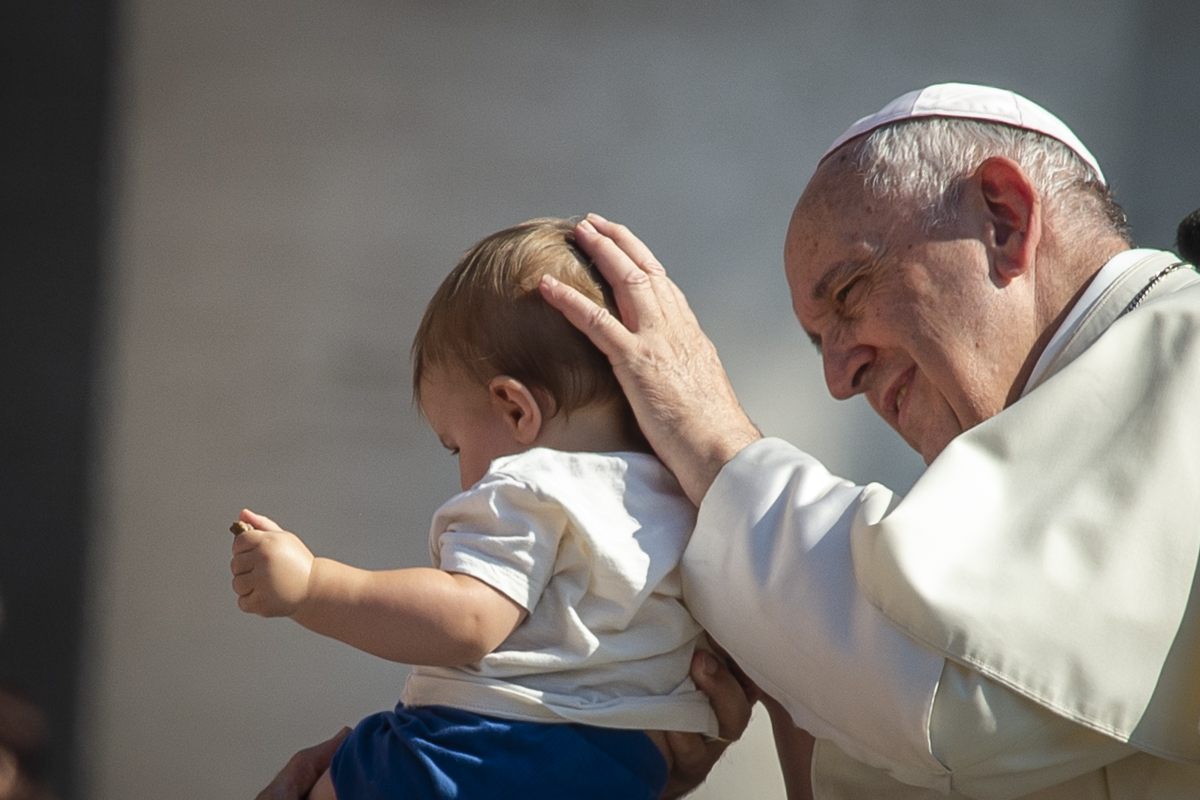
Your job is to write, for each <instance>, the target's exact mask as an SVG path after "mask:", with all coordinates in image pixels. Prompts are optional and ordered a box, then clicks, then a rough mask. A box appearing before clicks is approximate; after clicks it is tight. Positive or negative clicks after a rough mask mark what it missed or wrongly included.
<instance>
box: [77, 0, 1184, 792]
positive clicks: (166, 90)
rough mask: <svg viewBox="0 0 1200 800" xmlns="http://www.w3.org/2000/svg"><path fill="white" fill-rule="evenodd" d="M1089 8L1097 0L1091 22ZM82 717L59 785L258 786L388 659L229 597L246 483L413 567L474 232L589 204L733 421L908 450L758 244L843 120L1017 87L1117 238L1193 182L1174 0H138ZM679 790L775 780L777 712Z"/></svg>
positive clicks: (1166, 213) (109, 309) (113, 266)
mask: <svg viewBox="0 0 1200 800" xmlns="http://www.w3.org/2000/svg"><path fill="white" fill-rule="evenodd" d="M1085 9H1086V11H1085ZM120 17H121V20H120V21H121V24H120V29H119V35H118V38H117V46H116V52H117V53H118V60H117V62H116V72H117V80H116V83H115V86H114V96H115V97H116V104H115V105H116V107H115V117H114V119H115V121H116V129H115V130H116V135H115V137H114V159H115V164H116V169H115V175H116V185H115V196H114V223H113V231H112V235H111V249H110V253H109V258H108V261H109V264H110V270H109V273H108V275H107V277H106V283H105V289H104V299H105V302H104V306H103V312H104V320H105V323H104V328H103V332H104V342H105V348H104V361H103V367H104V368H103V374H102V378H101V382H100V387H99V395H100V397H101V398H102V405H101V406H100V411H99V412H98V413H99V419H100V425H99V427H98V429H97V431H96V438H97V441H98V442H99V445H98V462H99V466H98V467H97V470H96V472H95V475H94V487H95V488H94V492H93V494H94V496H95V497H97V501H96V505H95V509H94V515H93V523H92V528H93V531H94V535H93V546H92V553H93V558H92V561H91V564H90V568H91V569H90V574H91V579H90V584H89V592H90V594H89V598H90V599H89V602H88V604H87V607H86V611H87V615H88V621H89V625H88V630H89V635H88V639H87V650H86V657H85V659H84V681H85V682H84V687H85V698H86V700H85V702H84V703H83V705H82V707H81V741H82V746H81V751H82V758H81V764H82V766H81V770H82V771H81V773H80V775H81V780H80V783H81V784H82V785H84V786H86V787H88V788H87V791H85V792H84V793H83V794H82V796H85V797H90V798H95V800H108V799H109V798H112V799H113V800H116V798H164V797H170V798H177V799H178V800H191V798H196V799H197V800H199V799H200V798H217V797H221V798H226V797H228V798H233V797H250V796H252V795H253V793H254V792H255V791H256V790H257V789H258V788H260V787H261V786H262V784H264V783H265V782H266V781H267V779H268V778H269V777H270V776H271V775H272V774H273V773H274V771H275V770H276V769H278V767H279V766H281V765H282V764H283V762H284V761H285V760H286V758H287V757H288V755H290V754H291V753H292V752H293V751H294V750H296V749H297V748H299V747H300V746H302V745H304V744H307V743H311V742H314V741H316V740H318V739H321V738H324V737H326V736H328V735H330V734H332V733H333V732H334V731H336V730H337V729H338V728H339V727H340V726H341V725H343V724H345V723H353V722H354V721H356V720H357V719H358V718H359V717H361V716H363V715H365V714H367V713H370V712H372V711H375V710H378V709H380V708H383V707H386V706H389V705H391V704H392V703H393V702H394V701H395V698H396V696H397V695H398V693H399V690H400V686H401V684H402V682H403V680H404V675H405V672H406V669H405V668H404V667H401V666H398V665H394V664H390V663H386V662H384V661H381V660H379V659H375V658H372V657H370V656H367V655H364V654H361V653H358V652H356V651H354V650H351V649H350V648H348V647H345V646H343V645H340V644H338V643H336V642H331V641H327V640H323V639H321V638H320V637H318V636H316V635H314V634H311V633H309V632H307V631H305V630H302V629H301V628H299V627H298V626H296V625H294V624H293V623H291V622H289V621H286V620H262V619H259V618H257V617H249V616H246V615H243V614H241V613H240V612H239V611H238V610H237V607H236V605H235V602H234V596H233V593H232V591H231V590H230V588H229V572H228V558H229V544H230V536H229V534H228V532H227V530H226V529H227V527H228V525H229V523H230V522H231V521H232V520H233V518H234V517H235V516H236V514H237V512H238V510H239V509H240V508H242V507H243V506H248V507H251V508H254V509H256V510H259V511H261V512H263V513H266V514H268V515H271V516H274V517H275V518H276V519H277V520H278V521H280V522H281V523H283V524H284V525H285V526H286V527H288V528H290V529H291V530H294V531H297V532H298V533H300V534H301V535H302V536H303V537H304V538H305V539H306V541H307V542H308V543H309V544H310V546H311V547H312V548H313V549H314V550H315V551H317V552H318V553H320V554H323V555H329V556H333V557H337V558H339V559H342V560H345V561H348V562H350V563H353V564H356V565H360V566H366V567H380V568H382V567H390V566H405V565H408V566H412V565H423V564H425V563H426V562H427V559H428V551H427V544H426V536H427V529H428V522H429V518H430V515H431V513H432V511H433V510H434V509H435V508H436V507H437V506H438V505H439V504H440V503H441V501H442V500H444V499H445V498H446V497H447V496H449V494H450V493H452V492H453V491H454V490H455V488H456V487H457V478H456V475H457V473H456V469H455V465H454V463H453V459H452V458H451V457H450V456H448V455H447V454H446V453H445V452H444V451H442V449H441V448H440V446H439V445H438V443H437V441H436V439H435V438H434V437H433V436H432V434H430V433H429V432H428V431H426V429H425V427H424V425H423V423H422V422H421V421H420V420H419V419H418V418H417V415H416V414H415V413H414V411H413V410H412V408H411V405H410V402H409V389H408V382H409V370H408V364H407V348H408V344H409V342H410V339H411V337H412V335H413V332H414V330H415V327H416V323H417V321H418V319H419V315H420V312H421V311H422V309H423V307H424V304H425V302H426V300H427V299H428V297H429V295H430V294H431V293H432V291H433V289H434V287H435V286H436V285H437V283H438V282H439V281H440V279H441V278H442V276H443V275H444V274H445V273H446V272H447V271H448V270H449V268H450V266H451V265H452V264H453V262H454V261H455V259H456V257H457V255H458V254H459V253H461V252H462V251H463V250H464V249H465V248H466V247H468V246H469V245H470V244H471V243H473V242H474V241H475V240H477V239H478V238H480V237H482V236H483V235H485V234H487V233H489V232H491V231H493V230H495V229H497V228H500V227H503V226H507V225H510V224H513V223H516V222H519V221H521V220H524V219H527V218H530V217H534V216H542V215H571V214H580V213H584V212H587V211H598V212H600V213H603V214H605V215H606V216H609V217H610V218H614V219H619V220H622V221H625V222H628V223H629V224H630V225H632V226H633V227H634V228H635V230H636V231H637V232H638V233H639V234H640V235H641V236H642V237H643V238H644V240H645V241H646V242H647V243H648V244H650V245H651V247H653V248H654V250H655V251H656V253H657V254H658V256H659V257H660V258H661V260H662V261H663V262H664V263H665V264H666V265H667V266H668V268H669V269H670V271H671V274H672V275H673V276H674V277H675V279H676V280H677V282H678V283H679V284H680V285H681V286H682V287H683V289H684V290H685V291H686V292H687V293H688V296H689V298H690V300H691V302H692V304H693V306H694V308H695V310H696V312H697V314H698V316H699V317H700V319H701V321H702V322H703V323H704V325H705V327H706V329H707V331H708V332H709V334H710V335H711V336H712V337H713V338H714V340H715V341H716V343H717V345H718V347H719V349H720V351H721V353H722V356H723V358H724V361H725V363H726V365H727V367H728V368H729V371H730V373H731V375H732V378H733V381H734V383H735V386H736V388H737V389H738V391H739V394H740V395H741V397H742V399H743V402H744V404H745V406H746V407H747V409H748V410H749V411H750V413H751V415H752V416H753V417H754V419H755V420H756V421H758V422H759V423H760V425H761V426H762V428H763V429H764V430H765V431H766V432H767V433H769V434H774V435H779V436H783V437H785V438H787V439H790V440H791V441H793V442H795V443H797V444H799V445H801V446H804V447H806V448H808V449H810V450H812V451H813V452H814V453H816V454H817V455H818V456H820V457H822V458H823V459H825V460H826V461H827V462H828V464H829V465H830V467H831V468H832V469H834V470H835V471H839V472H841V473H843V474H845V475H847V476H849V477H851V478H854V479H857V480H864V481H865V480H882V481H885V482H888V483H890V484H892V485H893V486H895V487H896V488H899V489H905V488H907V487H908V486H909V485H910V484H911V483H912V481H913V480H914V479H915V477H916V475H917V474H918V473H919V471H920V461H919V459H917V458H916V457H915V456H914V455H912V454H910V453H908V452H907V450H906V449H905V448H904V446H903V445H902V443H901V442H900V441H899V440H898V439H897V438H896V437H895V436H894V435H893V434H891V433H890V431H889V430H887V429H886V428H885V427H884V426H883V424H882V423H880V422H877V421H876V420H875V419H874V418H873V417H872V416H871V414H870V413H869V410H868V409H867V408H866V406H865V404H863V403H860V402H857V401H854V402H850V403H845V404H835V403H833V401H831V400H830V399H829V398H828V396H827V395H826V393H825V389H824V384H823V381H822V378H821V372H820V369H819V364H818V362H817V359H816V356H815V353H813V352H812V348H811V347H809V346H808V345H807V343H806V342H805V341H804V340H803V337H802V336H801V335H800V331H799V328H798V326H797V325H796V323H795V321H794V319H793V318H792V315H791V310H790V305H789V299H788V297H787V292H786V287H785V284H784V281H783V277H782V270H781V265H780V264H781V259H780V252H781V248H782V243H783V234H784V230H785V226H786V223H787V220H788V217H789V214H790V212H791V208H792V205H793V204H794V202H795V200H796V198H797V196H798V195H799V193H800V190H801V189H802V187H803V185H804V182H805V181H806V179H807V178H808V176H809V174H810V173H811V171H812V169H813V168H814V166H815V164H816V161H817V158H818V157H819V155H820V154H821V152H822V151H823V149H824V148H825V146H826V145H827V144H828V143H829V142H830V141H832V139H833V138H834V137H835V136H836V135H837V134H838V133H840V132H841V131H842V130H843V129H844V128H845V127H846V126H847V125H849V123H850V122H852V121H853V120H855V119H857V118H858V117H860V116H863V115H865V114H868V113H871V112H873V111H874V110H876V109H877V108H879V107H880V106H882V105H883V104H884V103H885V102H887V101H888V100H890V99H892V98H893V97H895V96H896V95H899V94H901V93H902V92H905V91H908V90H910V89H913V88H917V87H919V86H922V85H924V84H928V83H932V82H937V81H944V80H965V81H974V82H983V83H993V84H998V85H1002V86H1006V87H1009V88H1012V89H1015V90H1017V91H1020V92H1022V93H1024V94H1026V95H1027V96H1029V97H1030V98H1032V99H1034V100H1036V101H1038V102H1041V103H1043V104H1044V105H1046V106H1048V107H1049V108H1051V109H1052V110H1054V111H1055V112H1056V113H1058V114H1059V116H1061V117H1062V118H1063V119H1064V120H1065V121H1066V122H1067V123H1068V124H1070V125H1071V126H1073V128H1074V129H1075V131H1076V132H1077V133H1078V134H1079V135H1080V137H1081V138H1082V139H1083V140H1084V141H1085V142H1087V144H1088V145H1089V147H1090V148H1091V149H1092V150H1093V152H1094V153H1095V154H1096V155H1097V157H1098V158H1099V159H1100V161H1101V163H1102V164H1103V165H1104V167H1105V170H1106V172H1107V173H1108V174H1109V176H1110V178H1111V180H1112V183H1113V184H1114V185H1115V187H1116V190H1117V192H1118V195H1119V197H1120V198H1121V199H1122V200H1123V201H1124V202H1125V204H1126V207H1127V209H1128V211H1129V213H1130V216H1131V218H1132V220H1133V224H1134V229H1135V233H1136V234H1137V235H1138V238H1139V240H1140V241H1142V242H1143V243H1146V244H1151V245H1160V246H1165V245H1169V244H1170V243H1171V242H1172V240H1173V232H1174V225H1175V223H1176V222H1177V221H1178V220H1179V219H1180V218H1181V217H1182V216H1183V215H1184V214H1185V213H1186V212H1187V211H1189V210H1191V209H1192V208H1194V207H1195V206H1196V205H1200V192H1198V191H1197V186H1198V185H1200V183H1198V180H1197V179H1198V178H1200V155H1198V154H1197V148H1196V146H1195V142H1196V136H1195V130H1196V111H1195V109H1196V108H1197V107H1198V103H1200V92H1198V90H1197V71H1196V66H1195V65H1196V64H1197V61H1196V59H1195V42H1194V41H1185V37H1187V36H1188V35H1189V34H1188V33H1187V32H1188V31H1191V32H1192V33H1193V34H1194V32H1195V31H1196V30H1198V29H1200V26H1198V25H1197V22H1198V19H1197V12H1196V10H1195V6H1194V4H1191V3H1187V2H1139V1H1138V0H1123V1H1115V0H1114V1H1113V2H1095V3H1090V4H1086V5H1085V4H1080V3H1078V2H1075V0H1024V1H1023V2H1014V3H1008V4H1003V5H997V4H995V3H984V2H964V1H963V0H936V1H935V2H928V1H925V2H895V1H893V0H858V1H857V2H856V1H855V0H836V1H835V0H829V1H824V0H822V1H815V0H814V1H813V2H788V3H785V2H775V3H772V2H742V3H727V4H726V3H715V2H702V3H697V2H633V1H632V0H619V1H618V2H610V3H605V4H591V3H588V4H583V3H554V2H507V3H497V2H478V1H471V0H467V1H465V2H453V3H433V2H380V1H376V2H371V1H370V0H358V1H357V2H329V1H328V0H312V1H311V2H305V3H294V2H281V0H261V1H260V2H254V3H239V2H231V1H230V0H208V2H200V3H162V2H152V1H151V0H127V2H126V3H125V4H124V6H123V7H122V10H121V14H120ZM751 739H752V741H750V742H748V743H744V744H742V745H740V746H738V747H736V748H734V749H733V751H732V752H731V755H730V756H729V757H728V758H727V760H726V762H725V763H723V764H722V766H721V767H720V768H719V770H718V772H717V773H716V774H715V775H714V778H713V780H712V781H711V783H710V785H709V787H708V788H707V789H706V790H704V793H703V794H700V795H698V796H699V797H704V798H741V797H761V798H771V797H782V788H781V787H782V784H781V783H780V781H779V778H778V775H777V770H776V769H775V767H774V766H773V755H772V754H771V752H770V747H769V744H768V740H769V733H768V732H766V730H765V729H764V728H763V726H762V724H761V723H756V725H755V727H754V731H753V732H752V734H751Z"/></svg>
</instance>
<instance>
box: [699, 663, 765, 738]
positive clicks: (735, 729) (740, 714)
mask: <svg viewBox="0 0 1200 800" xmlns="http://www.w3.org/2000/svg"><path fill="white" fill-rule="evenodd" d="M691 674H692V681H693V682H694V683H695V684H696V686H697V687H698V688H699V689H700V691H702V692H704V693H705V694H706V695H708V699H709V702H710V703H712V707H713V711H714V712H715V713H716V715H717V735H718V736H720V737H721V738H722V739H725V740H727V741H736V740H737V739H740V738H741V737H742V734H743V733H745V732H746V726H747V725H749V724H750V713H751V711H752V708H753V706H752V704H751V703H750V700H749V698H747V697H746V693H745V692H744V691H743V690H742V686H741V684H739V683H738V681H737V678H736V677H735V676H734V674H733V673H732V672H731V671H730V670H729V669H728V668H727V667H726V666H725V665H724V664H722V663H721V661H720V659H718V658H717V657H716V656H714V655H713V654H712V653H709V652H707V651H705V650H697V651H696V654H695V655H694V656H692V673H691Z"/></svg>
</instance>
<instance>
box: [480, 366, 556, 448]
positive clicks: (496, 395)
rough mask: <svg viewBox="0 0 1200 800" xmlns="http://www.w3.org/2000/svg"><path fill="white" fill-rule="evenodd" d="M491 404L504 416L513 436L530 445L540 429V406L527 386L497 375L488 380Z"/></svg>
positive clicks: (514, 379)
mask: <svg viewBox="0 0 1200 800" xmlns="http://www.w3.org/2000/svg"><path fill="white" fill-rule="evenodd" d="M488 393H489V394H490V395H491V397H492V405H493V406H494V407H495V408H496V410H497V411H498V412H499V413H500V414H501V416H502V417H503V418H504V421H505V423H506V424H507V425H508V426H509V429H510V430H511V431H512V434H513V438H514V439H515V440H516V441H517V442H518V443H519V444H521V445H524V446H530V445H532V444H533V443H534V441H535V440H536V439H537V437H538V434H539V433H541V431H542V421H543V417H542V408H541V406H540V405H538V401H537V397H535V396H534V393H533V392H532V391H531V390H530V388H529V387H528V386H526V385H525V384H524V383H521V381H519V380H517V379H516V378H513V377H510V376H508V375H497V376H496V377H494V378H492V379H491V381H489V382H488Z"/></svg>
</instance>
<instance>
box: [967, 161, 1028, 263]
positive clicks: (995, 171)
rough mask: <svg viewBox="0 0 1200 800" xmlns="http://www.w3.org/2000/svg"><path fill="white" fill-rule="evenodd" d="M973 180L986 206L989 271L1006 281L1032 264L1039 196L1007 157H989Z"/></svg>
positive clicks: (1021, 170)
mask: <svg viewBox="0 0 1200 800" xmlns="http://www.w3.org/2000/svg"><path fill="white" fill-rule="evenodd" d="M975 180H976V182H977V185H978V187H979V191H980V194H981V195H982V197H983V202H984V205H985V207H986V209H987V211H986V214H987V225H988V229H987V230H988V232H987V234H986V238H985V241H984V244H985V245H987V248H988V251H989V257H990V260H991V262H992V270H993V272H994V273H995V275H996V277H997V279H999V280H1000V281H1002V282H1003V283H1004V284H1007V283H1008V282H1009V281H1011V280H1013V279H1014V278H1016V277H1019V276H1020V275H1023V274H1025V273H1026V272H1027V271H1028V270H1029V269H1030V267H1032V266H1033V264H1034V260H1035V257H1036V255H1037V247H1038V243H1039V242H1040V241H1041V239H1042V198H1041V195H1039V194H1038V191H1037V189H1036V188H1035V187H1034V185H1033V181H1032V180H1030V178H1029V176H1028V175H1027V174H1026V173H1025V170H1023V169H1021V166H1020V165H1019V164H1017V162H1015V161H1013V160H1012V159H1011V158H1004V157H1003V156H992V157H991V158H989V159H987V160H986V161H984V162H983V163H982V164H980V165H979V168H978V169H977V170H976V171H975Z"/></svg>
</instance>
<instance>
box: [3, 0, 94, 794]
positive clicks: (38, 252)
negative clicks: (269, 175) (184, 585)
mask: <svg viewBox="0 0 1200 800" xmlns="http://www.w3.org/2000/svg"><path fill="white" fill-rule="evenodd" d="M114 10H115V4H114V2H112V0H6V2H4V3H0V118H3V126H2V128H0V130H2V133H0V143H2V146H0V186H2V187H3V188H2V189H0V599H2V601H3V606H4V620H3V623H2V627H0V681H2V682H4V683H5V684H7V685H8V686H11V687H13V688H15V689H17V690H19V691H21V692H23V693H24V694H26V695H27V696H29V697H30V698H31V699H33V700H35V701H36V702H38V703H40V704H41V706H42V707H43V709H44V710H45V711H46V713H47V715H48V718H49V722H50V735H51V740H50V748H49V751H48V759H47V763H46V765H45V766H46V771H47V776H46V777H47V779H48V780H49V782H50V783H51V785H52V786H53V788H55V789H56V790H57V792H58V793H59V795H60V797H62V798H64V800H66V799H67V798H71V797H76V796H79V795H80V794H82V793H81V792H80V791H78V788H77V787H75V786H72V785H71V781H72V771H73V762H74V760H75V747H76V741H77V740H76V735H75V730H74V723H75V716H76V706H77V704H78V699H79V691H78V685H79V670H80V663H79V662H80V642H81V638H82V637H81V626H82V619H83V613H82V612H83V607H82V604H83V586H84V575H83V570H84V565H85V556H86V551H87V546H88V511H89V494H88V492H89V486H88V477H89V476H88V463H89V461H90V453H89V446H90V443H91V441H92V439H93V437H92V435H91V433H90V431H89V426H90V423H91V420H92V414H91V410H90V408H89V401H90V397H91V391H92V383H93V375H94V371H95V363H94V362H95V349H96V347H95V345H96V323H97V300H98V289H99V285H100V278H101V273H102V269H103V263H102V262H103V255H102V254H103V240H104V235H105V227H106V224H107V216H106V205H107V190H108V187H107V170H106V163H107V149H108V145H107V134H108V118H109V115H108V111H107V104H108V102H109V99H110V86H109V84H110V76H111V70H110V58H111V55H112V53H111V42H112V39H113V35H112V34H113V22H114Z"/></svg>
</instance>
